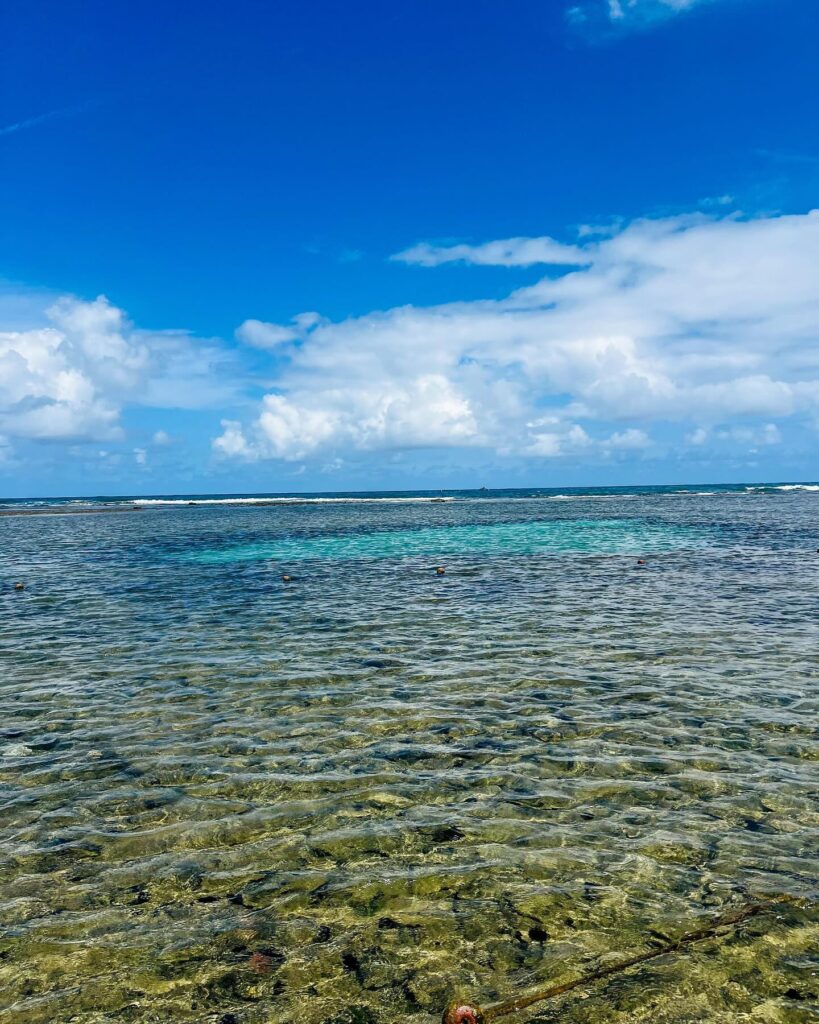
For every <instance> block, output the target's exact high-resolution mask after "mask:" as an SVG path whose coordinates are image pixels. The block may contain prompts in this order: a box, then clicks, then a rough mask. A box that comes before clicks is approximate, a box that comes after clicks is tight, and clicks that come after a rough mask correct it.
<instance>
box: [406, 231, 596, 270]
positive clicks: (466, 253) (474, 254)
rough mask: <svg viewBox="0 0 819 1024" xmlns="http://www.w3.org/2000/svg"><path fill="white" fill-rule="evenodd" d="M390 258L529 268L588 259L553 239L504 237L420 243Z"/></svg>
mask: <svg viewBox="0 0 819 1024" xmlns="http://www.w3.org/2000/svg"><path fill="white" fill-rule="evenodd" d="M390 259H392V260H395V261H397V262H399V263H414V264H417V265H418V266H421V267H439V266H441V264H443V263H474V264H477V265H480V266H485V267H531V266H534V265H535V264H538V263H552V264H555V265H560V266H582V265H583V264H584V263H586V262H588V260H587V257H586V254H585V253H584V252H583V250H582V249H579V248H578V247H577V246H574V245H564V244H563V243H562V242H556V241H555V240H554V239H553V238H547V237H542V238H503V239H500V240H499V241H496V242H484V243H483V244H482V245H430V244H429V243H428V242H419V243H418V245H413V246H412V247H411V248H410V249H404V251H403V252H398V253H396V254H395V255H394V256H391V257H390Z"/></svg>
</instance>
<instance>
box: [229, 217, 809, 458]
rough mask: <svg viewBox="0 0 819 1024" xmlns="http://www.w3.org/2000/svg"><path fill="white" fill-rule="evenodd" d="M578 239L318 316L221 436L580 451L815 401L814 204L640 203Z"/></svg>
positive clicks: (330, 445)
mask: <svg viewBox="0 0 819 1024" xmlns="http://www.w3.org/2000/svg"><path fill="white" fill-rule="evenodd" d="M531 241H532V243H533V244H540V243H541V242H542V240H541V239H532V240H531ZM493 244H494V243H487V244H486V246H478V247H476V248H478V249H486V250H487V251H490V249H491V247H492V245H493ZM497 246H498V250H497V251H498V252H504V251H507V248H508V240H505V241H502V242H499V243H497ZM578 248H579V255H578V256H577V257H576V259H575V262H574V265H573V266H574V269H570V270H566V271H565V272H564V273H562V274H561V275H559V276H554V274H553V273H552V274H550V275H549V276H547V277H544V278H543V279H542V280H541V281H539V282H538V283H537V284H535V285H533V286H530V287H526V288H523V289H519V290H517V291H515V292H513V293H512V294H510V295H509V296H508V297H507V298H505V299H502V300H500V301H472V302H456V303H449V304H446V305H440V306H434V307H431V308H419V307H415V306H402V307H397V308H394V309H389V310H386V311H379V312H373V313H370V314H368V315H366V316H362V317H358V318H353V319H349V320H345V321H341V322H339V323H330V322H328V321H326V320H322V321H320V322H316V323H315V324H314V325H313V327H312V330H311V331H310V332H309V334H307V335H305V336H304V337H303V339H302V342H301V344H300V346H299V347H298V348H297V349H294V350H293V352H292V357H291V359H290V360H289V362H288V364H287V366H286V368H285V369H284V370H282V372H281V373H280V375H279V376H278V377H277V378H276V387H275V390H272V391H271V393H269V394H268V395H267V396H266V397H265V398H264V400H263V401H262V403H261V406H260V407H259V409H258V412H257V414H256V415H255V416H254V417H252V418H251V419H250V420H249V421H248V420H246V421H244V422H240V421H238V420H231V421H229V422H228V423H227V424H226V425H225V428H224V431H223V433H222V434H221V436H220V437H219V438H217V439H216V441H215V442H214V447H215V449H216V451H217V452H219V453H220V454H221V455H224V456H236V457H240V458H244V459H262V458H282V459H303V458H306V457H308V456H311V455H314V454H318V453H322V455H324V454H325V453H327V454H330V453H337V452H343V451H345V450H361V451H363V450H373V449H387V448H398V447H412V446H429V447H438V446H453V447H459V446H460V447H464V446H474V447H486V448H491V449H494V450H495V451H497V452H500V453H502V454H521V455H528V456H541V457H560V456H567V455H576V454H581V455H583V456H584V457H588V456H590V455H591V454H593V453H594V452H597V453H599V454H604V453H606V452H613V451H616V450H622V451H628V450H632V451H636V450H638V449H645V448H648V447H650V444H651V442H650V438H649V433H650V429H649V428H650V427H651V425H652V424H655V423H659V422H664V423H671V424H675V423H676V424H679V425H680V429H681V431H682V429H683V428H686V427H687V429H688V430H692V429H695V428H700V429H701V430H703V431H705V432H706V433H705V434H704V435H703V441H702V442H701V443H707V441H708V439H709V437H713V436H714V435H713V433H711V434H709V433H708V432H709V431H711V432H713V431H714V430H715V429H716V428H717V427H719V426H720V425H722V426H725V425H727V424H732V423H734V422H735V421H738V420H739V421H743V422H742V423H741V424H740V427H743V424H744V425H745V426H748V429H758V424H757V425H756V426H755V425H754V424H753V421H754V420H758V421H762V422H763V423H768V422H771V421H772V420H775V419H783V418H790V417H795V418H802V419H804V420H805V421H806V422H808V421H810V420H811V419H812V418H815V417H816V415H817V413H819V365H817V359H816V352H817V342H818V341H819V339H817V326H816V325H817V323H819V277H817V275H816V272H815V267H816V265H817V261H819V212H813V213H808V214H804V215H792V216H769V217H760V218H756V219H743V218H741V217H738V216H729V217H721V218H720V217H718V216H707V215H706V214H702V213H699V214H693V215H687V216H681V217H673V218H665V219H653V220H649V219H645V220H638V221H635V222H633V223H631V224H627V225H624V226H621V227H620V228H619V229H618V230H616V231H614V232H613V233H611V234H610V235H609V236H608V237H603V238H595V237H588V238H587V239H585V240H584V241H583V242H582V244H581V245H580V246H579V247H578ZM523 249H524V247H523V246H521V250H522V251H523ZM493 251H494V250H493ZM773 426H774V427H775V426H776V424H773ZM743 428H744V427H743ZM680 441H681V442H682V432H681V434H680Z"/></svg>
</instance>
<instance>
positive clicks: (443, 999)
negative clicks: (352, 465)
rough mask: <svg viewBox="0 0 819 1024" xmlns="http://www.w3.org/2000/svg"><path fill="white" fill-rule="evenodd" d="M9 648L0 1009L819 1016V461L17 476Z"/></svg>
mask: <svg viewBox="0 0 819 1024" xmlns="http://www.w3.org/2000/svg"><path fill="white" fill-rule="evenodd" d="M17 584H20V586H17ZM0 668H1V669H2V671H1V672H0V1024H69V1022H71V1024H103V1022H106V1024H114V1022H116V1024H120V1022H138V1024H148V1022H151V1024H159V1022H197V1024H395V1022H402V1024H403V1022H405V1024H429V1022H433V1021H440V1019H441V1014H442V1011H443V1009H444V1006H445V1005H446V1004H447V1003H448V1001H449V1000H450V999H452V998H458V999H462V1000H465V1001H469V1002H477V1003H479V1004H481V1005H487V1004H492V1003H493V1002H494V1001H496V1000H505V999H509V998H511V997H514V996H516V995H518V994H524V993H526V992H529V991H532V990H533V989H535V988H538V987H540V986H543V985H549V984H560V983H563V982H568V981H571V980H572V979H574V978H576V977H579V976H581V975H583V974H588V973H590V972H593V971H595V970H600V969H602V968H605V967H606V966H607V965H611V964H613V963H615V962H617V961H618V960H619V959H621V958H623V957H629V956H634V955H637V954H640V953H645V952H647V951H650V950H652V949H658V948H660V947H661V946H662V945H664V944H666V943H668V942H672V941H674V939H676V938H678V937H679V936H680V935H683V934H684V933H686V932H689V931H691V930H692V929H698V928H702V927H704V926H706V925H707V924H708V923H709V922H710V921H712V920H714V919H715V917H717V916H719V915H720V914H724V913H726V912H732V911H737V910H741V909H742V908H743V907H745V906H747V905H749V904H750V903H755V902H759V901H762V902H764V903H765V904H766V907H767V905H768V904H769V903H771V902H772V903H773V904H775V906H773V907H768V908H767V909H765V910H764V911H763V912H762V913H760V914H758V915H756V916H755V917H754V918H752V919H749V920H748V921H747V922H746V923H744V924H743V925H742V926H741V927H738V928H731V929H724V930H723V932H722V933H720V934H719V935H718V936H717V937H714V936H712V937H710V938H709V939H707V940H705V941H702V942H700V943H698V944H695V945H694V946H692V947H691V948H685V949H684V950H681V951H679V952H678V953H677V954H676V955H675V954H669V955H666V956H663V957H659V958H657V959H655V960H652V961H651V962H650V963H647V964H645V965H643V966H642V967H640V968H635V969H633V970H630V971H627V972H624V973H622V974H617V975H614V976H612V977H611V978H609V979H607V980H604V981H602V982H598V983H595V984H591V983H590V984H589V985H587V986H581V987H580V988H578V989H576V990H574V991H572V992H571V993H569V994H567V995H566V996H564V997H562V998H557V999H554V1000H551V1001H548V1002H545V1003H541V1004H537V1005H535V1006H533V1007H532V1008H531V1009H529V1010H527V1011H525V1012H523V1013H521V1014H518V1015H512V1016H509V1017H508V1018H504V1019H508V1020H509V1022H510V1024H524V1022H533V1021H534V1022H538V1024H547V1022H549V1024H557V1022H558V1021H560V1022H561V1024H581V1022H583V1024H588V1022H592V1021H593V1022H604V1024H626V1022H628V1024H636V1022H646V1024H648V1022H652V1024H656V1022H668V1024H671V1022H675V1024H679V1022H694V1021H697V1022H709V1024H711V1022H716V1024H729V1022H731V1024H736V1022H738V1021H749V1022H753V1021H756V1022H786V1024H802V1022H808V1021H812V1022H815V1021H817V1019H819V1017H818V1016H817V1013H818V1011H817V1006H818V1005H819V913H817V910H816V904H815V900H816V896H817V880H818V879H819V744H817V738H818V736H819V484H816V483H801V484H747V485H746V484H743V485H730V486H689V487H633V488H608V487H600V488H583V489H580V488H573V489H563V490H558V489H528V490H487V489H481V490H479V491H434V492H432V491H426V492H424V491H419V492H413V493H398V492H394V493H368V494H352V493H349V494H321V495H296V494H291V495H276V494H268V495H151V496H146V495H143V494H139V493H134V494H132V495H128V496H125V497H122V496H120V497H110V496H109V497H106V496H100V497H96V498H54V499H36V500H34V499H32V500H25V499H8V500H2V501H0Z"/></svg>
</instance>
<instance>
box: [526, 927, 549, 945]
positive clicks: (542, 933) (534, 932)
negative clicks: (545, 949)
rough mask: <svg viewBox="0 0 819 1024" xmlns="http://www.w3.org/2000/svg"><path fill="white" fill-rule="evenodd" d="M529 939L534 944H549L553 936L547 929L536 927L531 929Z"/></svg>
mask: <svg viewBox="0 0 819 1024" xmlns="http://www.w3.org/2000/svg"><path fill="white" fill-rule="evenodd" d="M529 938H530V939H531V940H532V942H548V941H549V939H550V938H551V936H550V935H549V933H548V932H547V931H546V929H545V928H541V927H540V925H537V924H536V925H535V926H534V928H530V929H529Z"/></svg>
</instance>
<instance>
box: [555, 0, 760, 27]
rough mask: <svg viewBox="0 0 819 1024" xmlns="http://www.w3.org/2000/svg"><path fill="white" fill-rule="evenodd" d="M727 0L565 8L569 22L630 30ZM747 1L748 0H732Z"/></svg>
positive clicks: (627, 0)
mask: <svg viewBox="0 0 819 1024" xmlns="http://www.w3.org/2000/svg"><path fill="white" fill-rule="evenodd" d="M719 2H723V3H724V2H726V0H585V2H583V3H578V4H574V5H572V6H570V7H568V8H567V9H566V17H567V20H568V22H569V24H570V25H573V26H575V27H577V28H580V29H587V30H592V31H593V30H595V29H597V28H600V27H601V26H606V25H608V26H610V27H612V28H615V29H620V30H629V29H639V28H646V27H648V26H650V25H653V24H656V23H658V22H662V21H667V20H668V19H669V18H673V17H675V16H676V15H678V14H683V13H685V12H686V11H692V10H693V9H694V8H695V7H705V6H710V5H711V4H714V3H719ZM733 2H735V3H741V2H744V3H748V2H750V0H733Z"/></svg>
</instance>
